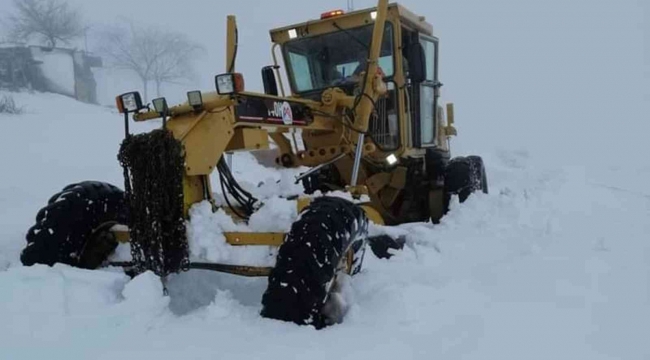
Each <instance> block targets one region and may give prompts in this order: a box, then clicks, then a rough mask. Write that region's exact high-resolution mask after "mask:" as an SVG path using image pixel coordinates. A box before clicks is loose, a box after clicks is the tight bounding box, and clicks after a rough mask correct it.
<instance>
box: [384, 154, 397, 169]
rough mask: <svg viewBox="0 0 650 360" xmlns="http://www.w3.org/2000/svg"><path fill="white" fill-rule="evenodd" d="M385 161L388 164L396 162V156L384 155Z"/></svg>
mask: <svg viewBox="0 0 650 360" xmlns="http://www.w3.org/2000/svg"><path fill="white" fill-rule="evenodd" d="M386 162H387V163H388V165H391V166H393V165H395V164H397V156H395V154H390V155H388V156H386Z"/></svg>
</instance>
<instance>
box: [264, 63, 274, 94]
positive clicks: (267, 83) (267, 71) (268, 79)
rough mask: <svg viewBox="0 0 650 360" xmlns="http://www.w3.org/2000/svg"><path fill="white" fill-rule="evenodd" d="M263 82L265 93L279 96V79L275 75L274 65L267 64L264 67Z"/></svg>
mask: <svg viewBox="0 0 650 360" xmlns="http://www.w3.org/2000/svg"><path fill="white" fill-rule="evenodd" d="M262 82H263V83H264V93H265V94H267V95H274V96H278V81H277V79H276V77H275V67H274V66H265V67H263V68H262Z"/></svg>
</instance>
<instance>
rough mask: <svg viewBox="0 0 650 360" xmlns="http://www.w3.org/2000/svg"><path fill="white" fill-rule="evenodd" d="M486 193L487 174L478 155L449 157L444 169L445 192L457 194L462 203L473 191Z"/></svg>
mask: <svg viewBox="0 0 650 360" xmlns="http://www.w3.org/2000/svg"><path fill="white" fill-rule="evenodd" d="M477 191H482V192H483V193H485V194H487V193H488V182H487V174H486V172H485V165H484V164H483V159H481V157H479V156H467V157H457V158H454V159H451V161H449V164H447V167H446V169H445V193H446V194H448V195H458V199H459V201H460V202H461V203H462V202H464V201H465V200H467V198H468V197H469V196H470V195H471V194H472V193H474V192H477Z"/></svg>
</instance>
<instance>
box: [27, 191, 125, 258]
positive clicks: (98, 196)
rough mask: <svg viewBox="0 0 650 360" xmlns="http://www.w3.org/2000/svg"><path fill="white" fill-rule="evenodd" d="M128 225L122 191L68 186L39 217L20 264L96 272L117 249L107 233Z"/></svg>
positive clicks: (41, 211) (30, 234) (42, 210)
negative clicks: (118, 226) (61, 266)
mask: <svg viewBox="0 0 650 360" xmlns="http://www.w3.org/2000/svg"><path fill="white" fill-rule="evenodd" d="M125 221H126V206H125V201H124V193H123V192H122V190H120V189H118V188H117V187H115V186H113V185H110V184H106V183H102V182H96V181H85V182H81V183H78V184H72V185H68V186H66V187H65V188H64V189H63V191H61V192H59V193H57V194H55V195H54V196H52V197H51V198H50V200H49V201H48V204H47V206H45V207H44V208H43V209H41V210H40V211H39V212H38V214H37V215H36V224H35V225H34V226H32V227H31V228H30V229H29V231H27V235H26V238H27V247H26V248H25V249H24V250H23V251H22V254H21V256H20V261H21V262H22V263H23V265H26V266H31V265H34V264H45V265H50V266H51V265H54V264H55V263H62V264H68V265H72V266H76V267H80V268H86V269H94V268H97V267H98V266H99V265H101V263H102V262H103V261H104V260H106V258H107V257H108V256H109V255H110V254H111V253H112V252H113V250H115V247H117V242H116V241H115V239H114V238H108V237H107V236H105V235H106V231H107V230H108V229H109V228H110V226H112V225H113V224H115V223H121V224H125Z"/></svg>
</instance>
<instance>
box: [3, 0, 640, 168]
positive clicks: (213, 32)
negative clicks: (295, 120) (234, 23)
mask: <svg viewBox="0 0 650 360" xmlns="http://www.w3.org/2000/svg"><path fill="white" fill-rule="evenodd" d="M69 1H70V2H71V3H74V4H76V5H77V6H79V7H80V8H81V9H82V10H83V12H84V14H85V15H86V16H87V19H88V20H89V21H90V22H92V23H93V24H110V23H112V22H116V21H119V19H120V18H129V19H134V20H136V21H141V22H143V23H147V24H156V25H160V26H165V27H168V28H171V29H174V30H178V31H182V32H185V33H187V34H188V35H190V36H191V37H192V38H193V39H194V40H195V41H197V42H199V43H201V44H203V45H204V46H205V47H206V50H207V54H206V56H205V57H204V58H202V59H200V60H199V64H200V70H201V81H200V84H197V86H200V87H201V88H202V89H204V90H212V88H213V83H212V78H213V76H214V75H215V74H217V73H220V72H223V71H224V67H225V65H224V48H225V46H224V37H225V18H226V15H228V14H234V15H237V17H238V24H239V30H240V51H239V57H238V64H237V66H238V70H239V71H241V72H243V73H244V75H245V77H246V83H247V87H248V88H249V89H259V88H260V87H261V80H260V75H259V69H260V68H261V67H262V66H264V65H267V64H268V63H269V62H270V41H269V35H268V30H269V29H270V28H273V27H278V26H283V25H287V24H291V23H294V22H299V21H303V20H306V19H309V18H317V17H318V16H319V15H320V13H321V12H323V11H326V10H330V9H335V8H345V6H346V1H345V0H335V1H329V2H325V1H311V0H275V1H261V0H238V1H221V0H212V1H207V0H182V1H180V0H138V1H133V0H110V1H108V0H69ZM10 2H11V0H0V6H2V8H3V9H5V8H6V6H8V5H9V4H10ZM375 4H376V3H375V2H374V1H371V0H356V1H355V5H356V7H357V8H363V7H369V6H374V5H375ZM402 4H404V5H406V6H407V7H408V8H410V9H411V10H413V11H414V12H416V13H419V14H421V15H425V16H426V17H427V19H428V20H429V21H430V22H431V23H433V25H434V28H435V31H436V32H437V35H438V36H439V37H440V39H441V52H442V53H441V62H440V65H441V80H442V82H443V83H444V84H445V87H444V88H443V91H444V96H445V98H446V99H447V100H453V101H454V102H455V103H456V106H457V116H458V121H459V128H460V130H461V131H462V132H463V133H464V134H466V135H467V137H466V138H469V139H472V141H477V142H480V141H483V140H485V141H490V142H491V143H494V142H495V141H497V142H504V143H509V144H515V145H522V146H523V145H526V146H528V145H530V144H518V143H517V138H518V136H517V134H519V133H521V132H535V133H537V134H539V139H540V142H539V144H537V146H538V148H540V149H543V147H544V146H548V145H547V144H565V145H566V146H570V142H571V141H572V139H573V138H574V137H575V136H588V137H591V138H592V145H593V148H594V149H598V148H603V147H606V148H612V151H615V152H616V151H621V152H623V151H626V152H629V151H633V149H627V147H626V146H628V145H626V144H625V143H626V141H622V139H623V138H624V137H635V136H639V141H641V140H642V139H641V137H640V135H639V133H643V132H645V133H646V134H647V133H648V132H650V126H649V124H648V123H649V122H650V105H649V104H650V46H649V43H650V9H649V7H650V5H648V1H647V0H616V1H614V0H545V1H539V0H491V1H490V0H467V1H458V0H404V1H403V2H402ZM644 73H645V74H644ZM188 87H189V85H188ZM124 90H127V89H124ZM490 127H499V128H500V129H502V130H503V132H502V134H503V135H502V137H503V138H501V139H481V137H482V134H483V133H484V132H485V130H486V129H488V128H490ZM610 128H611V130H608V131H605V130H604V129H610ZM522 138H523V139H529V138H530V137H522ZM522 141H523V140H522ZM613 145H614V146H613ZM645 150H646V152H648V151H650V150H649V148H648V147H646V148H645ZM584 153H585V154H587V153H588V152H584ZM581 154H582V152H581ZM613 156H618V155H613Z"/></svg>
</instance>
